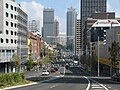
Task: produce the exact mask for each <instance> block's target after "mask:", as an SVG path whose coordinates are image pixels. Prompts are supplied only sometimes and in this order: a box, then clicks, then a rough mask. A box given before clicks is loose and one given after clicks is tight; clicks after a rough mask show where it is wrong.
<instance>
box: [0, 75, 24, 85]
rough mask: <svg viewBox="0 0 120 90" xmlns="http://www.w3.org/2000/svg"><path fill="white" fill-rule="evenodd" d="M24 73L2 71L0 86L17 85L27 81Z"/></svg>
mask: <svg viewBox="0 0 120 90" xmlns="http://www.w3.org/2000/svg"><path fill="white" fill-rule="evenodd" d="M25 81H26V80H25V77H24V74H23V73H7V74H5V73H1V74H0V87H2V86H3V87H4V86H11V85H16V84H19V83H23V82H25Z"/></svg>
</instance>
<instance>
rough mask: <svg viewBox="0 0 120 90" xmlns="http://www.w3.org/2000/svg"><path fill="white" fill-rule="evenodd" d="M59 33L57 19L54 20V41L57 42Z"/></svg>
mask: <svg viewBox="0 0 120 90" xmlns="http://www.w3.org/2000/svg"><path fill="white" fill-rule="evenodd" d="M58 34H59V22H58V20H57V19H55V21H54V36H55V43H58V38H57V36H58Z"/></svg>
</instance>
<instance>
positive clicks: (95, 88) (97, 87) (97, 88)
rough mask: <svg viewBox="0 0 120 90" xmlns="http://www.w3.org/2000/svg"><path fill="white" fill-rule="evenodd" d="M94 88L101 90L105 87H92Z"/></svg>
mask: <svg viewBox="0 0 120 90" xmlns="http://www.w3.org/2000/svg"><path fill="white" fill-rule="evenodd" d="M92 88H94V89H100V88H103V87H100V86H99V87H92Z"/></svg>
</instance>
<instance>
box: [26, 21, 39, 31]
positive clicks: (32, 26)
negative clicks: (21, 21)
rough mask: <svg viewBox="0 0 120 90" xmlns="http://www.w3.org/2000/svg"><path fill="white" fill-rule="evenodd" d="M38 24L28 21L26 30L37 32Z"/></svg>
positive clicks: (37, 22)
mask: <svg viewBox="0 0 120 90" xmlns="http://www.w3.org/2000/svg"><path fill="white" fill-rule="evenodd" d="M39 27H40V22H39V21H37V20H32V21H29V24H28V29H29V31H30V32H39V30H40V28H39Z"/></svg>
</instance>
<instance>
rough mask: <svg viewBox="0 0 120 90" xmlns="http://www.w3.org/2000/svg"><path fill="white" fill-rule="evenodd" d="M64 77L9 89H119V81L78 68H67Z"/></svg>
mask: <svg viewBox="0 0 120 90" xmlns="http://www.w3.org/2000/svg"><path fill="white" fill-rule="evenodd" d="M65 72H66V74H65V76H64V77H61V78H57V79H54V80H51V81H46V82H39V83H38V84H36V85H31V86H25V87H21V88H15V89H10V90H120V83H118V82H113V81H111V80H110V78H109V77H94V76H89V75H87V74H86V73H85V72H84V71H83V70H81V69H80V68H74V67H72V68H68V69H66V70H65Z"/></svg>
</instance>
